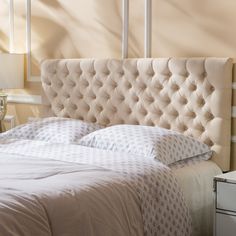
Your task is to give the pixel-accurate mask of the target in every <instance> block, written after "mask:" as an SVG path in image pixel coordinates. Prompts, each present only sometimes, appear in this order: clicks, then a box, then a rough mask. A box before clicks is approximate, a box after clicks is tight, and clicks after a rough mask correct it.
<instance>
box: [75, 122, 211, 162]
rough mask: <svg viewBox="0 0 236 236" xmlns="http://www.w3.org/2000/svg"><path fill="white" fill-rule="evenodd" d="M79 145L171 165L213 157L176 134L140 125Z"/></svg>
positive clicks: (114, 129) (99, 133)
mask: <svg viewBox="0 0 236 236" xmlns="http://www.w3.org/2000/svg"><path fill="white" fill-rule="evenodd" d="M78 143H79V144H80V145H84V146H89V147H96V148H100V149H106V150H112V151H119V152H128V153H132V154H138V155H142V156H144V157H150V158H155V159H157V160H159V161H161V162H162V163H164V164H166V165H169V164H171V163H174V162H177V161H180V160H184V159H187V158H193V157H198V156H201V155H203V154H206V155H205V159H209V158H210V157H211V154H212V152H211V150H210V148H209V147H208V146H207V145H206V144H204V143H201V142H199V141H197V140H195V139H193V138H191V137H187V136H184V135H183V134H180V133H178V132H175V131H171V130H167V129H163V128H159V127H151V126H141V125H115V126H111V127H108V128H105V129H102V130H98V131H95V132H93V133H90V134H88V135H86V136H84V137H83V138H82V139H80V140H79V142H78Z"/></svg>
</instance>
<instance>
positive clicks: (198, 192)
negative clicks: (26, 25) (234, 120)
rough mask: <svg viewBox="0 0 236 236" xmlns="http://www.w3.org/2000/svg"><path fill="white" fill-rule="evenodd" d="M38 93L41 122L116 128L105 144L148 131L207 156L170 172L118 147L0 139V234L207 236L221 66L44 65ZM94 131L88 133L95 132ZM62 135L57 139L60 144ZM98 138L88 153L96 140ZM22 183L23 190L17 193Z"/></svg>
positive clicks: (226, 85)
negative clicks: (192, 144)
mask: <svg viewBox="0 0 236 236" xmlns="http://www.w3.org/2000/svg"><path fill="white" fill-rule="evenodd" d="M42 86H43V90H44V94H45V96H44V109H43V111H44V116H46V117H62V119H63V118H65V119H73V120H80V121H83V122H89V123H96V124H98V125H100V126H102V127H103V126H104V127H108V128H106V129H109V128H111V129H112V128H113V127H119V124H121V125H120V127H119V129H115V130H114V136H110V137H109V133H108V134H107V135H108V139H107V140H108V141H109V142H110V141H114V140H116V138H115V136H116V134H119V132H120V129H122V127H125V129H128V130H129V129H130V130H131V131H132V130H133V129H135V131H136V129H139V128H138V127H141V128H140V129H142V127H144V129H145V132H146V130H147V129H148V128H146V127H157V126H158V127H160V128H164V129H165V130H168V129H170V130H173V132H175V131H176V132H178V134H181V135H182V136H183V137H181V138H182V139H185V138H184V137H192V138H194V139H195V140H198V141H200V142H201V143H202V144H203V143H205V144H207V145H208V146H210V149H211V151H213V156H212V158H211V160H208V161H205V160H196V159H194V160H192V159H188V160H182V158H181V155H180V158H179V159H176V161H175V162H172V163H170V162H169V159H168V158H167V159H166V156H164V158H163V159H161V160H163V162H160V159H158V162H156V161H154V160H153V159H150V158H143V155H138V154H137V153H126V152H125V151H124V150H125V149H121V150H119V147H116V149H115V151H114V150H113V149H114V145H113V144H112V145H107V147H108V146H109V148H111V149H109V150H108V148H107V149H106V148H104V147H103V148H99V147H97V146H93V145H92V144H94V140H95V139H94V137H92V139H90V141H91V140H92V141H91V142H90V144H91V145H90V146H89V145H87V144H86V143H84V142H81V141H79V142H78V143H76V144H75V143H73V144H70V143H63V141H62V142H59V141H58V142H56V141H55V137H53V138H52V140H54V143H53V142H52V140H51V141H50V142H49V141H48V142H45V140H44V139H45V138H48V137H45V136H44V135H42V136H40V137H41V140H39V139H36V140H29V139H21V138H15V139H14V137H11V138H13V139H9V138H4V137H3V136H4V135H3V136H2V137H3V138H2V139H1V142H0V154H1V157H2V158H1V171H0V173H1V176H0V188H1V189H2V190H4V191H2V193H3V194H1V195H0V209H1V210H0V221H1V222H4V226H3V223H2V224H1V225H0V232H1V233H2V232H4V233H5V234H4V235H14V233H15V232H18V234H19V235H30V233H31V235H32V232H34V233H35V232H36V234H37V235H51V234H54V235H143V234H144V235H212V218H213V217H212V215H213V214H211V211H213V191H212V184H213V183H212V180H213V176H215V175H217V174H219V173H221V171H227V170H229V164H230V128H231V121H230V120H231V93H232V91H231V90H232V60H231V59H229V58H160V59H124V60H116V59H64V60H46V61H45V62H44V63H43V64H42ZM122 124H123V125H122ZM126 125H127V126H126ZM129 125H130V126H129ZM134 126H135V128H134ZM71 127H74V126H71ZM100 128H101V127H100ZM100 128H99V130H98V131H95V132H98V133H99V132H100V131H102V132H103V130H105V129H103V128H101V129H100ZM62 130H63V129H62ZM72 130H75V128H73V129H72ZM123 130H124V129H123ZM64 131H65V132H62V133H60V135H58V136H59V137H64V136H65V134H67V132H66V129H64ZM23 132H24V131H23ZM27 132H28V133H29V134H32V132H31V131H30V130H27ZM95 132H92V133H91V134H88V136H89V135H90V136H93V133H95ZM140 132H141V131H140ZM145 132H144V133H145ZM161 132H166V131H163V130H162V131H161ZM141 133H142V132H141ZM135 134H136V133H134V136H132V139H129V138H128V139H127V142H129V140H132V141H133V139H135ZM145 134H146V133H145ZM174 134H175V133H174ZM20 136H21V137H22V136H24V135H23V134H22V133H21V135H20ZM117 136H118V135H117ZM35 137H36V136H35ZM37 137H39V136H37ZM85 137H87V135H86V136H85ZM98 137H99V138H98V139H97V140H95V141H96V142H95V143H97V142H100V140H102V139H103V137H105V135H104V133H103V134H102V135H101V136H98ZM111 137H112V138H111ZM122 138H125V137H124V136H122ZM122 138H121V139H122ZM82 139H83V138H82ZM118 140H120V139H118ZM85 141H88V140H86V138H85ZM141 141H142V142H143V143H145V139H143V140H142V139H141ZM186 142H188V140H187V141H186ZM58 143H60V144H58ZM85 144H86V145H85ZM100 145H104V143H100ZM132 145H133V143H131V146H132ZM147 145H149V143H148V144H147ZM140 146H141V148H140V149H143V150H144V151H145V148H144V145H143V146H142V145H139V147H140ZM112 148H113V149H112ZM171 148H172V147H171ZM171 148H170V149H171ZM177 148H178V147H177ZM186 149H187V148H186ZM133 150H135V149H134V148H133V149H132V148H131V151H133ZM143 150H141V151H143ZM168 151H169V150H168ZM185 151H186V150H182V153H183V152H185ZM189 151H191V150H189ZM172 156H173V159H175V158H177V157H175V155H172ZM176 156H178V155H176ZM168 165H169V167H168ZM12 166H13V167H12ZM13 170H14V171H13ZM16 170H17V171H16ZM140 176H141V177H140ZM47 177H50V178H47ZM6 179H9V181H7V184H6V183H5V181H4V180H6ZM33 180H34V181H33ZM21 181H23V182H21ZM24 181H26V182H25V183H29V184H25V185H23V186H22V183H24ZM34 183H37V184H34ZM154 183H155V184H154ZM65 186H66V190H65V189H63V188H65ZM160 186H162V187H161V188H160ZM61 188H62V190H63V191H62V190H61ZM50 190H51V191H50ZM68 191H69V192H68ZM16 196H17V197H16ZM157 196H158V197H157ZM157 199H159V202H158V201H157ZM160 203H161V204H160ZM15 206H16V208H15ZM19 208H20V210H19ZM60 208H61V209H60ZM9 212H10V213H9ZM61 212H63V214H64V215H63V216H61ZM22 215H23V216H25V217H23V218H22ZM114 215H115V216H114ZM92 219H93V220H92ZM12 225H14V227H13V226H12ZM27 226H28V227H27ZM1 230H2V231H1ZM4 230H5V231H4ZM32 230H36V231H32ZM37 230H38V231H37Z"/></svg>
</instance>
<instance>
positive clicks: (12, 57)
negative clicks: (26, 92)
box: [0, 53, 24, 89]
mask: <svg viewBox="0 0 236 236" xmlns="http://www.w3.org/2000/svg"><path fill="white" fill-rule="evenodd" d="M16 88H24V54H15V53H0V89H16Z"/></svg>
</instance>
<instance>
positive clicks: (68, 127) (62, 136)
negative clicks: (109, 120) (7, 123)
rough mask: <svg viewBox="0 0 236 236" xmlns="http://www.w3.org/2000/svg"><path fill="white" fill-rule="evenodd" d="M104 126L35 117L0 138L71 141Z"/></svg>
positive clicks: (65, 119)
mask: <svg viewBox="0 0 236 236" xmlns="http://www.w3.org/2000/svg"><path fill="white" fill-rule="evenodd" d="M101 128H104V126H101V125H98V124H93V123H87V122H84V121H81V120H73V119H68V118H59V117H50V118H44V119H36V120H33V121H31V122H29V123H27V124H24V125H20V126H17V127H15V128H13V129H11V130H9V131H7V132H5V133H2V134H0V138H1V139H30V140H42V141H46V142H50V143H73V142H75V141H78V139H80V138H82V137H83V136H84V135H86V134H89V133H91V132H93V131H95V130H98V129H101Z"/></svg>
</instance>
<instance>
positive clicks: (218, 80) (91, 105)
mask: <svg viewBox="0 0 236 236" xmlns="http://www.w3.org/2000/svg"><path fill="white" fill-rule="evenodd" d="M232 64H233V62H232V60H231V59H229V58H158V59H124V60H116V59H62V60H46V61H44V62H43V64H42V67H41V71H42V75H41V77H42V85H43V89H44V92H45V97H44V108H45V109H44V111H45V114H46V116H59V117H70V118H75V119H81V120H85V121H88V122H96V123H99V124H103V125H113V124H123V123H125V124H140V125H151V126H156V125H158V126H161V127H164V128H167V129H173V130H176V131H179V132H181V133H184V134H185V135H189V136H193V137H195V138H197V139H198V140H200V141H202V142H204V143H206V144H208V145H209V146H211V148H212V150H213V151H214V155H213V158H212V159H213V160H214V161H215V162H216V163H217V164H218V165H219V166H220V167H221V169H222V170H223V171H227V170H229V168H230V143H231V141H230V139H231V97H232Z"/></svg>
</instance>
